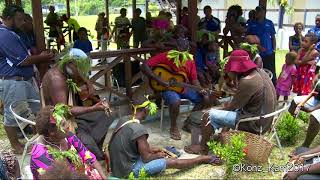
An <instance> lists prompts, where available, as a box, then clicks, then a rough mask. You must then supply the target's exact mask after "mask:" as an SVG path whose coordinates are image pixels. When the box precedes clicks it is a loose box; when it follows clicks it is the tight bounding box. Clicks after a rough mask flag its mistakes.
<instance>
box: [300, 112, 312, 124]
mask: <svg viewBox="0 0 320 180" xmlns="http://www.w3.org/2000/svg"><path fill="white" fill-rule="evenodd" d="M309 118H310V114H309V113H307V112H304V111H300V113H299V116H298V119H300V120H301V121H303V122H304V123H308V122H309Z"/></svg>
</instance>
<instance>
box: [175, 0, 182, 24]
mask: <svg viewBox="0 0 320 180" xmlns="http://www.w3.org/2000/svg"><path fill="white" fill-rule="evenodd" d="M176 3H177V4H176V6H177V11H176V16H177V24H180V23H181V9H182V2H181V0H176Z"/></svg>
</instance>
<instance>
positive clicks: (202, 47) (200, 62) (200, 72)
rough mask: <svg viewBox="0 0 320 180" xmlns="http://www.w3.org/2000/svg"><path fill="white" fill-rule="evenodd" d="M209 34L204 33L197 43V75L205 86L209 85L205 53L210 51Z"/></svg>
mask: <svg viewBox="0 0 320 180" xmlns="http://www.w3.org/2000/svg"><path fill="white" fill-rule="evenodd" d="M208 43H209V35H208V34H207V33H204V34H203V35H202V37H201V39H200V41H199V42H198V44H197V50H196V56H195V57H196V58H195V60H196V67H197V76H198V80H199V82H200V85H201V86H202V87H204V88H207V87H208V84H209V83H208V81H207V77H206V75H205V66H206V65H205V55H206V54H207V51H208Z"/></svg>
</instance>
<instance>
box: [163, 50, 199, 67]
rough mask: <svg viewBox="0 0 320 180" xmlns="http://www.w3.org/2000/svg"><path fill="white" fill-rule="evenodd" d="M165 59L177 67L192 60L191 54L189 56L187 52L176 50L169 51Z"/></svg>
mask: <svg viewBox="0 0 320 180" xmlns="http://www.w3.org/2000/svg"><path fill="white" fill-rule="evenodd" d="M167 58H168V59H170V60H172V61H173V63H174V64H175V65H176V66H177V67H181V66H184V65H185V64H186V62H187V61H192V60H193V56H192V54H190V53H189V52H188V51H184V52H181V51H177V50H170V51H169V52H168V55H167Z"/></svg>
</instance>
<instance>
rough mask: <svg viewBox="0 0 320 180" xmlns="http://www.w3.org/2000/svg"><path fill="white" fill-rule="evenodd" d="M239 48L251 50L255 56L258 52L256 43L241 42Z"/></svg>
mask: <svg viewBox="0 0 320 180" xmlns="http://www.w3.org/2000/svg"><path fill="white" fill-rule="evenodd" d="M240 48H241V49H243V50H246V51H249V52H251V54H252V55H253V56H256V55H257V54H258V53H259V49H258V45H256V44H248V43H241V44H240Z"/></svg>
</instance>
